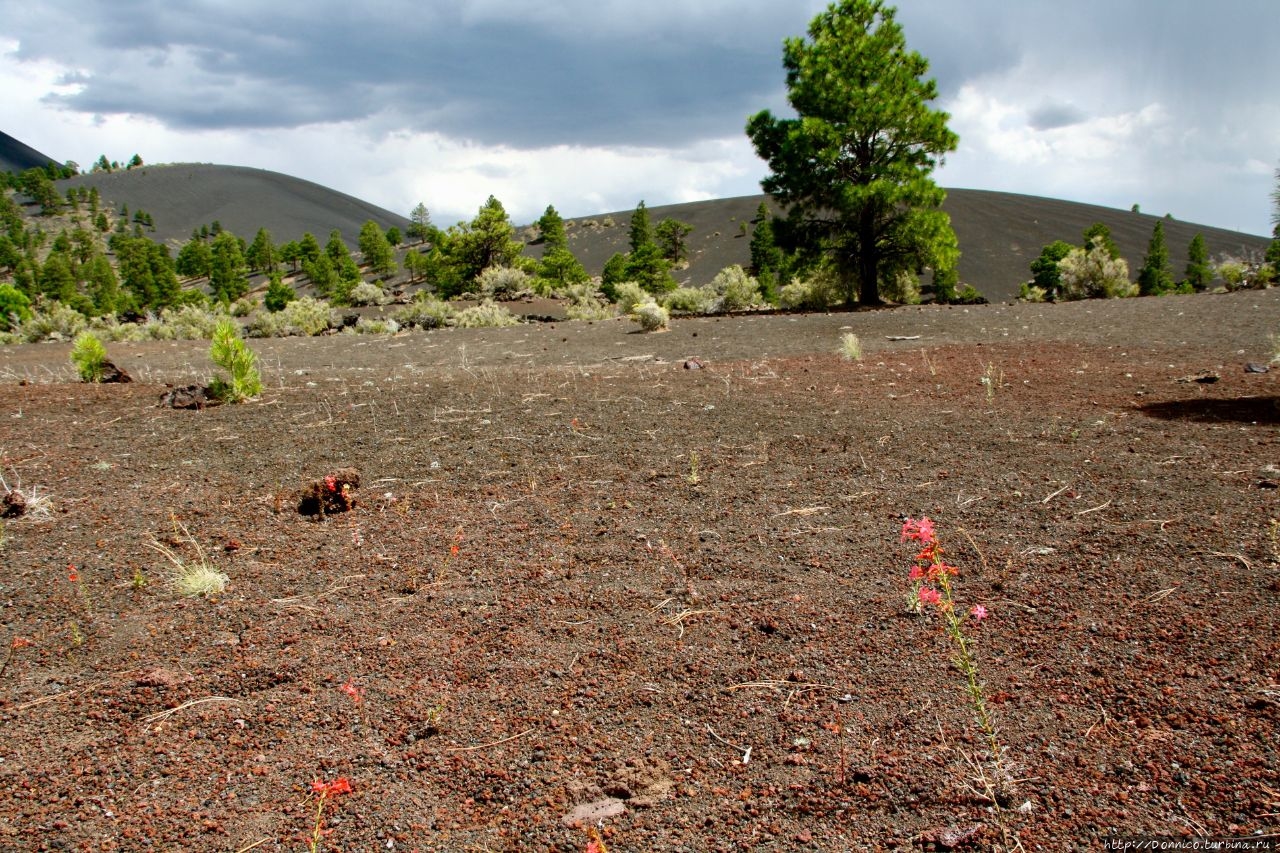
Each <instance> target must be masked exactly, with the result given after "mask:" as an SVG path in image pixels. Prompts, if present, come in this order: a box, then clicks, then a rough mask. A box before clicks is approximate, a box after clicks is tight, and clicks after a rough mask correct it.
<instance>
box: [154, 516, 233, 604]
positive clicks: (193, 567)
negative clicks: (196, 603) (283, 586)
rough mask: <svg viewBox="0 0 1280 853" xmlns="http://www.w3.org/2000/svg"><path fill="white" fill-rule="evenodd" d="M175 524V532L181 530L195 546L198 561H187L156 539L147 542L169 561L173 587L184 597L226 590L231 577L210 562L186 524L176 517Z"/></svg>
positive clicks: (183, 536)
mask: <svg viewBox="0 0 1280 853" xmlns="http://www.w3.org/2000/svg"><path fill="white" fill-rule="evenodd" d="M173 526H174V532H175V534H176V533H177V532H178V531H179V530H181V532H182V534H183V535H182V537H181V538H185V539H186V540H187V541H188V542H190V543H191V544H192V546H194V547H195V551H196V556H197V558H198V560H197V562H194V563H189V562H187V561H186V560H184V559H183V558H182V555H180V554H179V553H178V552H177V551H175V550H174V549H172V548H170V547H169V546H167V545H162V544H161V543H160V542H157V541H156V540H155V539H152V540H151V541H150V542H148V543H147V547H149V548H150V549H151V550H153V551H155V552H157V553H158V554H160V555H161V556H163V557H164V558H165V559H166V560H168V561H169V564H170V566H171V574H172V584H173V588H174V589H175V590H176V591H177V592H178V593H179V594H180V595H182V596H183V597H184V598H193V597H195V596H198V595H216V594H217V593H220V592H222V591H223V590H225V589H226V588H227V583H228V582H229V581H230V580H231V579H230V578H228V577H227V576H226V574H224V573H223V572H220V571H218V570H217V569H215V568H214V567H213V566H212V565H210V564H209V561H208V559H207V558H206V557H205V553H204V549H202V548H201V547H200V543H199V542H197V541H196V540H195V538H194V537H193V536H192V535H191V533H190V531H188V530H187V528H186V527H185V526H183V525H180V524H179V523H178V521H177V520H176V519H174V522H173ZM140 574H141V572H140V571H139V572H135V575H134V576H135V577H137V576H138V575H140Z"/></svg>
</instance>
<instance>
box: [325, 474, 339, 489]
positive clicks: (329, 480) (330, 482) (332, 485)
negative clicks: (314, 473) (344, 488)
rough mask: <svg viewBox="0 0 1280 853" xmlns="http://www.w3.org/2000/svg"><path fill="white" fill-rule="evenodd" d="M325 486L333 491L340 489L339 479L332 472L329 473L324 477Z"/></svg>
mask: <svg viewBox="0 0 1280 853" xmlns="http://www.w3.org/2000/svg"><path fill="white" fill-rule="evenodd" d="M324 487H325V488H326V489H328V490H329V491H331V492H336V491H338V479H337V478H336V477H334V476H333V475H332V474H329V475H327V476H326V477H325V478H324Z"/></svg>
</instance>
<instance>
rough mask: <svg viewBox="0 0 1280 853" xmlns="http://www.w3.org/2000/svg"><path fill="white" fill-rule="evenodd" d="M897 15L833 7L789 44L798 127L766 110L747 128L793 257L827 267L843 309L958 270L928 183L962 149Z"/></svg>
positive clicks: (871, 5)
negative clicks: (916, 276)
mask: <svg viewBox="0 0 1280 853" xmlns="http://www.w3.org/2000/svg"><path fill="white" fill-rule="evenodd" d="M895 14H896V13H895V10H894V9H893V8H892V7H890V6H887V5H885V4H884V3H883V2H880V0H841V2H837V3H833V4H832V5H830V6H829V7H828V8H827V10H826V11H825V12H823V13H821V14H820V15H818V16H817V17H816V18H814V19H813V21H812V23H811V24H810V25H809V32H808V38H807V39H805V38H790V39H787V40H786V42H785V46H784V49H783V65H784V67H785V68H786V72H787V76H786V83H787V90H788V94H787V98H788V101H789V103H790V105H791V107H792V109H793V110H794V111H795V112H796V114H797V117H796V118H794V119H792V118H778V117H775V116H774V115H773V114H772V113H771V112H769V111H768V110H765V111H763V112H760V113H758V114H756V115H755V116H753V117H752V118H751V119H750V121H749V122H748V124H747V135H748V136H749V137H750V139H751V142H752V144H753V145H754V146H755V150H756V153H757V154H758V155H760V157H761V158H762V159H764V161H765V162H766V163H767V164H768V166H769V169H770V171H771V174H770V175H769V176H768V177H767V178H765V180H764V181H763V182H762V186H763V188H764V190H765V191H766V192H768V193H770V194H771V195H772V196H773V197H774V198H775V199H776V200H777V201H778V202H779V203H781V204H782V205H783V206H784V207H785V208H786V209H787V211H788V220H789V223H790V225H791V230H792V232H793V233H794V235H795V238H796V242H797V245H799V246H800V247H801V248H803V249H804V250H805V251H806V252H807V253H808V254H810V255H812V256H815V257H818V258H824V259H827V260H828V261H829V262H830V263H831V264H833V268H834V270H835V272H836V274H837V275H838V277H839V280H840V283H841V285H842V288H843V291H844V298H845V301H846V302H849V303H852V302H854V301H855V299H856V300H857V301H860V302H861V303H863V304H879V303H880V302H881V299H880V286H881V285H882V284H883V283H885V282H891V281H896V280H897V277H898V274H899V273H900V272H901V271H903V270H910V271H914V270H918V269H922V268H924V267H932V268H935V269H938V268H945V267H948V266H954V265H955V259H956V257H958V254H959V250H958V248H957V245H956V239H955V234H954V232H953V231H952V229H951V221H950V219H949V217H948V216H947V214H946V213H944V212H943V211H942V210H941V205H942V202H943V199H944V198H945V193H944V192H943V190H942V189H941V188H939V187H938V186H937V185H936V184H935V183H934V182H933V180H932V179H931V178H930V174H931V173H932V171H933V169H934V168H935V167H936V166H937V165H938V163H939V161H940V160H941V158H942V157H943V156H944V155H945V154H946V153H947V152H949V151H953V150H955V148H956V145H957V144H958V137H957V136H956V135H955V134H954V133H952V132H951V131H950V130H949V129H948V128H947V120H948V119H949V116H948V115H947V114H946V113H945V112H942V111H940V110H935V109H933V108H932V107H931V106H930V104H931V103H932V102H933V101H934V100H936V99H937V97H938V87H937V84H936V82H935V81H934V80H932V79H928V78H926V77H925V75H926V74H927V72H928V68H929V64H928V62H927V61H926V60H925V59H924V57H922V56H921V55H920V54H918V53H916V52H914V51H910V50H908V49H907V46H906V40H905V38H904V36H903V34H902V28H901V26H899V25H898V23H897V21H896V20H895ZM885 93H893V94H892V97H886V94H885Z"/></svg>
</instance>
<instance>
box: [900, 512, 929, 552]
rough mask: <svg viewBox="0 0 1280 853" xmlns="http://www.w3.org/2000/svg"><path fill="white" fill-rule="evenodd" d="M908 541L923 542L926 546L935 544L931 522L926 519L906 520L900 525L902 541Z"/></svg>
mask: <svg viewBox="0 0 1280 853" xmlns="http://www.w3.org/2000/svg"><path fill="white" fill-rule="evenodd" d="M908 539H914V540H916V541H917V542H924V543H925V544H926V545H928V544H932V543H935V542H937V536H936V534H935V533H934V530H933V522H932V521H931V520H929V519H928V518H922V519H920V520H919V521H916V520H915V519H914V518H908V519H907V520H906V521H904V522H903V523H902V541H903V542H906V541H907V540H908ZM926 550H927V549H926Z"/></svg>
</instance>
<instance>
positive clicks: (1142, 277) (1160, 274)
mask: <svg viewBox="0 0 1280 853" xmlns="http://www.w3.org/2000/svg"><path fill="white" fill-rule="evenodd" d="M1171 290H1173V270H1172V269H1171V268H1170V266H1169V249H1168V247H1166V246H1165V242H1164V223H1163V222H1160V221H1159V220H1157V221H1156V226H1155V228H1154V229H1153V230H1152V232H1151V241H1150V242H1149V243H1148V244H1147V254H1146V256H1145V257H1144V258H1143V259H1142V269H1140V270H1138V293H1139V294H1141V295H1142V296H1160V295H1161V294H1165V293H1168V292H1170V291H1171Z"/></svg>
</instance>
